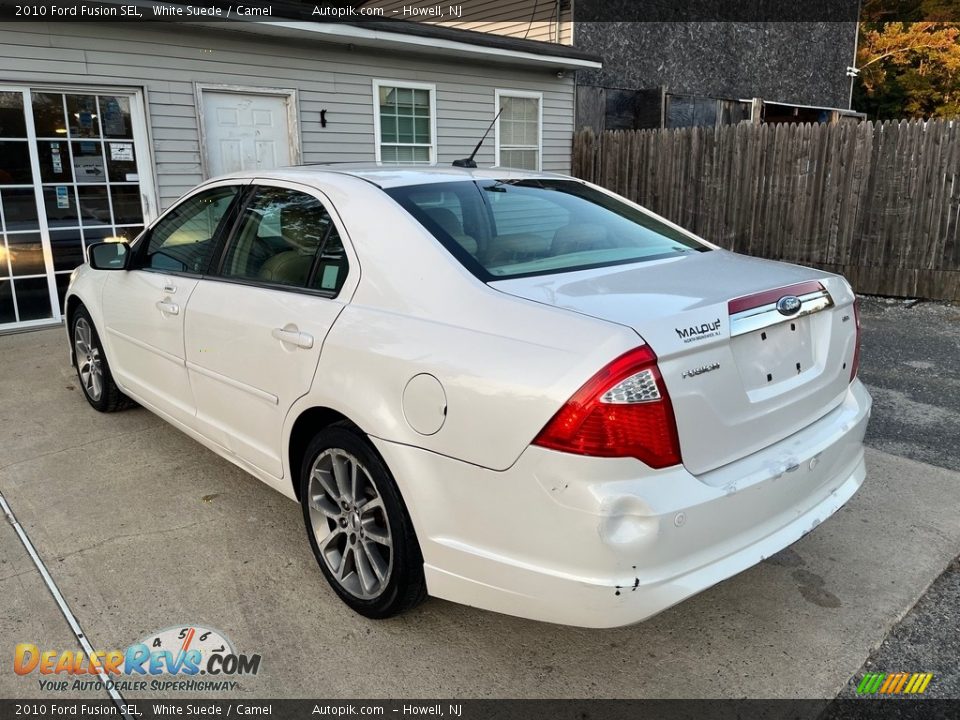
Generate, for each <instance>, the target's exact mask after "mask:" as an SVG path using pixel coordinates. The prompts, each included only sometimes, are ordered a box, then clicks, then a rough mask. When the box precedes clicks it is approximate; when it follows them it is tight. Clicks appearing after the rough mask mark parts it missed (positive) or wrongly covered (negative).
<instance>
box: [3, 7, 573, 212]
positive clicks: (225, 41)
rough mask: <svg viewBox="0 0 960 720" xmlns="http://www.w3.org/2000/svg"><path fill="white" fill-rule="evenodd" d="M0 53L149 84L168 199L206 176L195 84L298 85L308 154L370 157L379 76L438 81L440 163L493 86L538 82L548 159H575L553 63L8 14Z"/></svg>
mask: <svg viewBox="0 0 960 720" xmlns="http://www.w3.org/2000/svg"><path fill="white" fill-rule="evenodd" d="M0 55H2V57H3V62H2V63H0V84H2V83H4V82H8V83H27V84H50V85H57V86H69V85H81V86H90V87H98V88H99V87H106V88H109V87H136V88H143V89H144V90H145V91H146V101H147V106H148V107H147V115H148V124H149V131H150V137H151V142H152V151H153V161H154V166H155V168H156V180H157V194H158V200H159V202H160V206H161V208H165V207H167V206H169V205H170V203H172V202H173V201H174V200H175V199H176V198H178V197H179V196H180V195H182V194H183V193H184V192H186V191H187V190H189V189H190V188H191V187H193V186H194V185H196V184H197V183H198V182H200V181H201V180H202V179H203V176H202V171H201V163H200V137H199V131H198V119H197V107H196V95H195V86H194V84H195V83H204V84H220V85H236V86H253V87H264V88H285V89H290V88H292V89H296V90H297V91H298V99H299V108H298V109H299V126H300V139H301V149H302V155H303V157H302V162H304V163H321V162H344V161H356V162H372V161H373V160H374V137H373V83H372V79H373V78H379V79H396V80H411V81H419V82H428V83H435V84H436V86H437V108H436V113H437V140H438V164H441V165H445V164H449V163H450V162H452V161H453V160H454V159H456V158H459V157H464V156H466V155H469V153H470V152H471V151H472V150H473V147H474V146H475V145H476V143H477V141H478V140H479V139H480V137H481V135H482V134H483V132H484V130H486V128H487V125H488V124H489V123H490V121H491V120H492V119H493V115H494V113H495V109H494V105H495V102H494V91H495V89H496V88H501V89H510V88H512V89H521V90H535V91H540V92H542V93H543V104H544V107H543V169H544V170H552V171H556V172H569V170H570V152H571V145H572V135H573V93H574V89H573V80H572V79H571V78H569V77H568V78H564V79H559V78H557V77H556V74H555V73H554V72H551V71H550V70H545V69H527V68H518V67H513V66H510V65H502V64H498V63H487V64H483V65H481V64H478V63H472V62H466V61H463V60H459V59H458V60H452V59H451V58H449V57H442V56H439V55H438V56H428V55H413V54H395V53H379V52H375V51H370V50H366V49H360V48H356V49H353V50H348V49H347V48H346V47H342V46H336V45H332V44H321V43H314V44H306V43H304V42H294V41H290V42H284V43H282V44H281V43H277V42H274V41H271V40H268V39H257V38H253V39H251V38H250V37H248V36H246V35H240V34H239V33H235V32H231V31H230V30H224V29H219V28H218V29H215V30H209V31H207V30H196V29H190V28H185V27H182V26H177V27H175V26H160V25H153V26H151V27H149V28H145V27H136V28H134V27H131V26H130V25H120V24H109V23H104V24H93V23H73V24H71V23H50V24H43V23H37V24H32V23H31V24H22V23H20V24H17V25H16V26H12V25H9V24H8V25H6V26H2V25H0ZM321 110H326V111H327V113H326V117H327V127H326V128H321V126H320V111H321ZM494 147H495V145H494V138H493V134H492V133H491V137H490V138H488V140H487V142H486V143H485V144H484V146H483V148H481V150H480V153H479V154H478V155H477V162H478V164H480V165H491V164H493V162H494Z"/></svg>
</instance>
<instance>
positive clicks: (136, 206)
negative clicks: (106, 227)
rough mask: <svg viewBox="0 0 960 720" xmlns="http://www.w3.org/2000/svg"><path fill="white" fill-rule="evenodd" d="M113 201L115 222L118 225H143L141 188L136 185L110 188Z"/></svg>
mask: <svg viewBox="0 0 960 720" xmlns="http://www.w3.org/2000/svg"><path fill="white" fill-rule="evenodd" d="M110 197H111V199H112V200H113V221H114V222H115V223H116V224H117V225H133V224H140V223H143V205H141V203H140V188H139V187H138V186H136V185H121V186H120V187H117V186H114V187H111V188H110Z"/></svg>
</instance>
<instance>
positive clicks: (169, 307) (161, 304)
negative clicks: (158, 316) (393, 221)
mask: <svg viewBox="0 0 960 720" xmlns="http://www.w3.org/2000/svg"><path fill="white" fill-rule="evenodd" d="M157 310H159V311H160V312H162V313H164V314H165V315H179V314H180V306H179V305H177V304H176V303H175V302H170V301H169V300H157Z"/></svg>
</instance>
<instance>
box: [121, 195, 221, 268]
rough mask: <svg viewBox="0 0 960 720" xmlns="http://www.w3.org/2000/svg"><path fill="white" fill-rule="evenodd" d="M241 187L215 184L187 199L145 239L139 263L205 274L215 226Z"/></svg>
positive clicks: (147, 266)
mask: <svg viewBox="0 0 960 720" xmlns="http://www.w3.org/2000/svg"><path fill="white" fill-rule="evenodd" d="M239 192H240V188H239V187H237V186H228V187H217V188H212V189H210V190H207V191H205V192H201V193H197V194H196V195H194V196H192V197H190V198H187V199H186V200H184V201H183V202H182V203H180V204H179V205H177V206H176V207H175V208H174V209H173V210H171V211H170V212H169V213H167V214H166V215H165V216H164V217H163V218H162V219H161V220H160V222H158V223H157V224H156V225H155V226H154V227H153V228H152V229H151V230H150V234H149V235H148V236H147V237H146V238H145V240H146V244H145V247H144V248H143V250H142V254H141V255H140V262H139V266H140V267H142V268H149V269H154V270H163V271H166V272H185V273H197V274H199V273H204V272H206V270H207V264H208V263H209V262H210V257H211V256H212V254H213V251H214V247H215V246H216V244H217V237H216V236H217V229H218V228H219V227H220V224H221V222H223V218H224V216H225V215H226V213H227V210H229V208H230V206H231V204H232V203H233V201H234V199H235V198H236V197H237V194H238V193H239Z"/></svg>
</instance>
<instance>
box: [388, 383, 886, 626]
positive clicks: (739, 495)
mask: <svg viewBox="0 0 960 720" xmlns="http://www.w3.org/2000/svg"><path fill="white" fill-rule="evenodd" d="M870 405H871V401H870V396H869V394H868V393H867V391H866V389H865V388H864V387H863V385H862V384H861V383H860V382H859V381H855V382H854V383H853V384H852V385H851V387H850V388H849V390H848V391H847V392H846V395H845V397H844V400H843V402H842V403H841V404H840V405H839V406H838V407H837V408H835V409H834V410H832V411H831V412H830V413H828V414H827V415H825V416H824V417H823V418H821V419H820V420H818V421H817V422H815V423H813V424H812V425H810V426H809V427H807V428H805V429H803V430H801V431H800V432H797V433H795V434H794V435H791V436H790V437H788V438H785V439H784V440H782V441H780V442H778V443H776V444H774V445H771V446H769V447H767V448H765V449H764V450H762V451H759V452H757V453H754V454H752V455H749V456H747V457H745V458H742V459H740V460H738V461H736V462H733V463H730V464H729V465H726V466H724V467H722V468H718V469H716V470H713V471H711V472H709V473H705V474H703V475H700V476H697V477H695V476H693V475H691V474H690V473H689V472H687V471H686V470H685V469H684V468H683V467H682V466H678V467H673V468H666V469H663V470H650V469H649V468H647V467H646V466H644V465H642V464H641V463H639V462H638V461H636V460H634V459H630V458H623V459H619V458H618V459H610V458H590V457H580V456H575V455H570V454H566V453H560V452H555V451H551V450H546V449H543V448H539V447H534V446H531V447H529V448H528V449H527V450H526V451H525V452H524V454H523V455H522V456H521V457H520V459H519V460H518V461H517V462H516V463H515V464H514V465H513V466H512V467H511V468H509V469H508V470H506V471H503V472H495V471H491V470H487V469H484V468H480V467H477V466H475V465H469V464H466V463H462V462H459V461H456V460H453V459H451V458H448V457H444V456H442V455H438V454H435V453H430V452H427V451H423V450H419V449H416V448H411V447H408V446H401V445H396V444H393V443H388V442H384V441H379V440H377V441H375V442H376V444H377V447H378V448H379V450H380V452H381V453H382V454H383V456H384V459H385V460H386V462H387V464H388V465H389V467H390V468H391V469H392V470H393V473H394V475H395V476H396V478H397V482H398V484H399V485H400V489H401V492H402V493H403V496H404V498H405V499H406V502H407V506H408V508H409V510H410V513H411V517H412V519H413V523H414V526H415V529H416V531H417V535H418V537H419V539H420V544H421V548H422V550H423V556H424V565H425V568H424V569H425V573H426V578H427V587H428V590H429V592H430V594H431V595H434V596H436V597H441V598H445V599H448V600H453V601H455V602H459V603H464V604H467V605H473V606H476V607H480V608H484V609H488V610H494V611H497V612H503V613H508V614H511V615H518V616H521V617H527V618H532V619H536V620H543V621H548V622H556V623H562V624H568V625H578V626H584V627H617V626H621V625H628V624H631V623H635V622H639V621H641V620H644V619H646V618H648V617H650V616H652V615H655V614H656V613H658V612H661V611H662V610H665V609H666V608H668V607H670V606H671V605H674V604H676V603H678V602H680V601H681V600H683V599H685V598H687V597H689V596H690V595H693V594H695V593H697V592H700V591H702V590H705V589H706V588H708V587H710V586H711V585H714V584H716V583H718V582H720V581H721V580H724V579H726V578H728V577H730V576H732V575H734V574H736V573H738V572H740V571H742V570H745V569H746V568H748V567H750V566H751V565H754V564H756V563H758V562H760V561H761V560H763V559H764V558H767V557H769V556H770V555H773V554H774V553H776V552H779V551H780V550H782V549H783V548H785V547H787V546H788V545H790V544H791V543H793V542H795V541H796V540H798V539H799V538H801V537H802V536H803V535H805V534H806V533H808V532H810V531H811V530H812V529H813V528H815V527H816V526H817V525H819V524H820V523H821V522H823V521H824V520H826V519H827V518H828V517H830V516H831V515H832V514H833V513H834V512H836V511H837V510H838V509H839V508H840V507H841V506H842V505H843V504H844V503H845V502H846V501H847V500H849V499H850V497H851V496H852V495H853V494H854V493H855V492H856V491H857V489H858V488H859V487H860V485H861V483H862V482H863V479H864V459H863V445H862V441H863V435H864V432H865V430H866V424H867V420H868V418H869V415H870Z"/></svg>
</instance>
